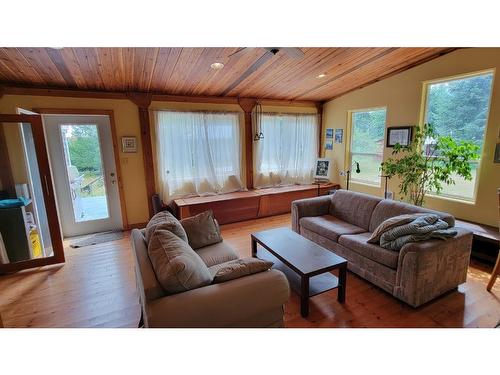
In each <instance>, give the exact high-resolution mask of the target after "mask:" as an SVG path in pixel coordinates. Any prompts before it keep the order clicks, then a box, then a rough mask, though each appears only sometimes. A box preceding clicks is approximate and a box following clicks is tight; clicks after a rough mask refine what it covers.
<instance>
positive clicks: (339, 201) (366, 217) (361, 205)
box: [330, 190, 381, 231]
mask: <svg viewBox="0 0 500 375" xmlns="http://www.w3.org/2000/svg"><path fill="white" fill-rule="evenodd" d="M380 201H381V198H377V197H374V196H372V195H368V194H362V193H356V192H353V191H349V190H337V191H336V192H335V194H333V196H332V201H331V204H330V214H331V215H333V216H335V217H338V218H339V219H341V220H343V221H347V222H348V223H350V224H354V225H356V226H358V227H361V228H364V230H365V231H367V230H368V227H369V225H370V219H371V217H372V212H373V209H374V208H375V206H376V205H377V204H378V203H379V202H380Z"/></svg>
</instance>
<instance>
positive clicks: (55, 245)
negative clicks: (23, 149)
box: [0, 114, 65, 274]
mask: <svg viewBox="0 0 500 375" xmlns="http://www.w3.org/2000/svg"><path fill="white" fill-rule="evenodd" d="M9 122H12V123H30V124H31V126H32V131H33V138H34V142H35V152H36V157H37V163H38V169H39V172H40V179H41V180H42V181H43V182H45V183H42V187H43V189H42V191H43V199H44V202H45V210H46V211H47V222H48V225H49V232H50V238H51V242H52V249H53V255H52V256H49V257H45V258H37V259H29V260H24V261H20V262H15V263H8V264H0V274H3V273H9V272H16V271H20V270H25V269H29V268H35V267H42V266H47V265H50V264H58V263H64V262H65V258H64V246H63V240H62V235H61V227H60V225H59V217H58V214H57V206H56V200H55V193H54V185H53V183H52V173H51V171H50V164H49V158H48V154H47V144H46V142H45V133H44V130H43V124H42V117H41V116H40V115H27V114H20V115H13V114H0V123H9Z"/></svg>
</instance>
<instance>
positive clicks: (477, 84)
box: [424, 72, 493, 201]
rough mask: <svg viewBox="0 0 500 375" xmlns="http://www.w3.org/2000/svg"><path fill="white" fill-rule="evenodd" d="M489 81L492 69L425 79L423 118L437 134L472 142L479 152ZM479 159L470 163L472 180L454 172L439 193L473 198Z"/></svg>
mask: <svg viewBox="0 0 500 375" xmlns="http://www.w3.org/2000/svg"><path fill="white" fill-rule="evenodd" d="M492 84H493V73H492V72H488V73H480V74H475V75H468V76H466V77H461V78H456V79H447V80H441V81H438V82H432V83H427V84H426V85H425V87H424V88H425V93H426V98H425V100H426V101H425V118H424V122H425V123H428V124H432V125H433V126H434V128H435V130H436V133H437V134H438V135H441V136H450V137H452V138H454V139H455V140H457V141H472V142H474V143H475V144H476V145H478V146H479V147H480V151H479V154H481V152H482V148H483V143H484V134H485V131H486V124H487V121H488V112H489V105H490V96H491V89H492ZM479 163H480V160H475V161H474V162H472V163H471V166H472V180H471V181H466V180H464V179H463V178H461V177H458V176H455V178H454V180H455V185H444V186H443V190H442V192H441V193H440V195H442V196H448V197H452V198H458V199H462V200H468V201H473V200H474V196H475V191H476V184H477V174H478V169H479Z"/></svg>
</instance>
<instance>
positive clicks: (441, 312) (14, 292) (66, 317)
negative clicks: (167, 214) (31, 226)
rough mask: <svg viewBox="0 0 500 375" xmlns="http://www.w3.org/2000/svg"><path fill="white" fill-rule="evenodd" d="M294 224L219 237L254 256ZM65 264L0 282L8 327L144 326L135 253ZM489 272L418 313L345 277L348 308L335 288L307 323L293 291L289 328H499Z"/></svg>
mask: <svg viewBox="0 0 500 375" xmlns="http://www.w3.org/2000/svg"><path fill="white" fill-rule="evenodd" d="M281 226H290V215H289V214H287V215H281V216H274V217H269V218H263V219H256V220H250V221H247V222H242V223H234V224H227V225H223V226H222V234H223V237H224V239H225V241H227V242H228V243H229V244H231V245H232V246H234V248H235V249H236V250H237V251H238V252H239V254H240V255H241V256H243V257H249V256H250V253H251V250H250V233H252V232H256V231H260V230H264V229H271V228H276V227H281ZM65 251H66V260H67V261H66V264H65V265H63V266H62V265H55V266H47V267H41V268H38V269H34V270H28V271H23V272H18V273H16V274H11V275H6V276H0V314H1V316H2V320H3V324H4V325H5V327H135V326H137V323H138V320H139V311H140V309H139V303H138V294H137V291H136V287H135V274H134V269H133V255H132V249H131V246H130V238H129V234H128V233H127V235H126V236H125V238H124V239H122V240H119V241H115V242H108V243H104V244H100V245H94V246H88V247H84V248H79V249H72V248H69V247H66V249H65ZM490 271H491V270H490V269H489V268H488V267H485V266H483V265H481V264H479V263H474V262H472V263H471V266H470V267H469V273H468V280H467V283H465V284H462V285H460V286H459V288H458V290H456V291H452V292H449V293H447V294H446V295H444V296H442V297H440V298H438V299H436V300H434V301H433V302H430V303H428V304H426V305H424V306H422V307H420V308H418V309H413V308H412V307H410V306H408V305H406V304H404V303H402V302H400V301H398V300H396V299H395V298H393V297H392V296H391V295H390V294H388V293H386V292H385V291H383V290H381V289H379V288H377V287H376V286H374V285H372V284H370V283H368V282H367V281H365V280H363V279H361V278H360V277H358V276H356V275H355V274H353V273H351V272H349V273H348V281H347V285H348V287H347V295H346V303H345V304H340V303H338V302H337V294H336V293H337V292H336V291H335V290H332V291H329V292H326V293H324V294H321V295H318V296H316V297H313V298H311V307H310V314H309V316H308V318H307V319H303V318H302V317H301V316H300V308H299V306H300V301H299V298H298V297H297V296H296V295H295V294H293V293H292V295H291V296H290V301H289V302H288V304H287V305H286V307H285V325H286V326H287V327H296V328H299V327H311V328H327V327H377V328H383V327H399V328H404V327H411V328H415V327H429V328H433V327H494V326H495V325H496V324H497V323H498V321H499V320H500V283H497V284H496V285H495V287H494V288H493V289H492V293H488V292H487V291H486V283H487V282H488V279H489V272H490Z"/></svg>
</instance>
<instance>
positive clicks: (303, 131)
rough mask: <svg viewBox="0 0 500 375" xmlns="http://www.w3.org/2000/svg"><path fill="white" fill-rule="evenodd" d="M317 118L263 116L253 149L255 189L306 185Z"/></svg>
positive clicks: (310, 173) (315, 145) (315, 144)
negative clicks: (261, 135) (257, 139)
mask: <svg viewBox="0 0 500 375" xmlns="http://www.w3.org/2000/svg"><path fill="white" fill-rule="evenodd" d="M318 127H319V124H318V116H317V115H315V114H278V113H264V114H263V115H262V122H261V130H262V133H263V134H264V139H261V140H259V141H256V142H254V145H255V156H256V157H255V171H256V172H255V178H254V181H255V183H254V185H255V187H267V186H279V185H291V184H310V183H312V182H313V176H314V173H313V172H314V163H315V161H316V158H317V157H318V137H319V129H318Z"/></svg>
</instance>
